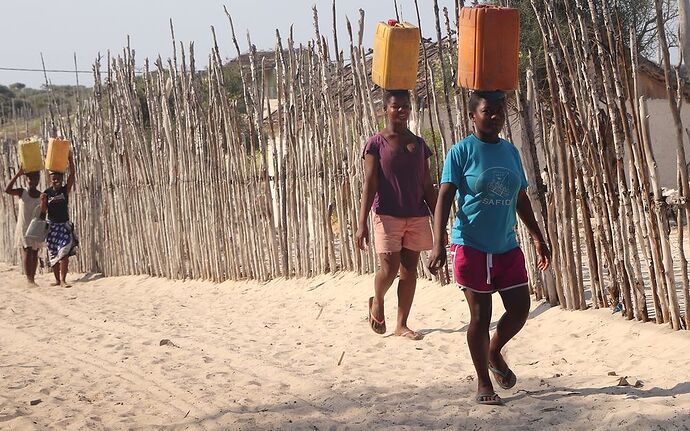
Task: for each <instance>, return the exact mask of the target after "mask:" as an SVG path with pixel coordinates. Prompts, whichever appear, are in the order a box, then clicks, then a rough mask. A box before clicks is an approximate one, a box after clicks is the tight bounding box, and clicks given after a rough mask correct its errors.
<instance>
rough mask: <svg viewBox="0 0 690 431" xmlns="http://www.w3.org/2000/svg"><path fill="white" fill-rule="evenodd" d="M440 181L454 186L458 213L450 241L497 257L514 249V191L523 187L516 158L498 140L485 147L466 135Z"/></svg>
mask: <svg viewBox="0 0 690 431" xmlns="http://www.w3.org/2000/svg"><path fill="white" fill-rule="evenodd" d="M441 183H452V184H455V187H457V189H458V191H457V194H456V198H457V204H458V211H457V213H456V215H455V223H454V224H453V230H452V233H451V242H452V243H453V244H458V245H467V246H470V247H472V248H475V249H477V250H480V251H483V252H485V253H492V254H500V253H505V252H507V251H510V250H512V249H514V248H515V247H517V246H518V243H517V238H516V236H515V225H516V224H517V219H516V216H515V215H516V205H517V196H518V192H519V191H520V190H521V189H525V188H527V179H526V178H525V171H524V170H523V168H522V162H521V161H520V154H519V153H518V150H517V148H515V146H514V145H513V144H511V143H510V142H508V141H506V140H504V139H501V140H500V141H499V142H498V143H496V144H489V143H486V142H483V141H481V140H479V138H477V137H476V136H474V135H470V136H468V137H466V138H465V139H463V140H462V141H460V142H458V143H457V144H455V145H453V146H452V147H451V149H450V150H449V151H448V154H447V155H446V160H445V162H444V164H443V174H441Z"/></svg>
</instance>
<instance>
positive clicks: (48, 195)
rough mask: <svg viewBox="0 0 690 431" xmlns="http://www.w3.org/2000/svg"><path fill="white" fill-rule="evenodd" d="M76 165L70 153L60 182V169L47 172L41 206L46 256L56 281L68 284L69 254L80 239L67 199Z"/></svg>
mask: <svg viewBox="0 0 690 431" xmlns="http://www.w3.org/2000/svg"><path fill="white" fill-rule="evenodd" d="M75 174H76V169H75V167H74V159H73V157H72V153H70V155H69V175H68V176H67V183H65V184H63V179H64V174H63V173H62V172H53V171H51V172H50V187H48V188H47V189H46V190H45V191H44V192H43V195H42V202H41V203H42V210H43V213H44V214H47V216H48V237H47V238H46V243H47V245H48V257H49V261H50V266H51V267H52V268H53V275H55V285H56V286H62V287H71V286H70V285H69V284H67V272H68V271H69V257H70V256H74V255H75V254H76V252H77V247H78V245H79V242H78V240H77V237H76V235H75V234H74V224H72V222H71V221H70V219H69V210H68V208H69V199H70V193H71V192H72V188H73V187H74V177H75Z"/></svg>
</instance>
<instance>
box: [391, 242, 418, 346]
mask: <svg viewBox="0 0 690 431" xmlns="http://www.w3.org/2000/svg"><path fill="white" fill-rule="evenodd" d="M418 263H419V252H418V251H412V250H408V249H406V248H403V249H402V251H401V252H400V279H399V280H398V325H397V327H396V328H395V335H405V336H406V337H410V338H413V339H416V340H419V339H421V338H422V336H421V334H417V333H416V332H414V331H412V330H411V329H410V328H408V327H407V318H408V317H409V315H410V310H411V309H412V301H413V300H414V292H415V289H416V288H417V264H418Z"/></svg>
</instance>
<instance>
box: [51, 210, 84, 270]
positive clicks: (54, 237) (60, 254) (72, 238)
mask: <svg viewBox="0 0 690 431" xmlns="http://www.w3.org/2000/svg"><path fill="white" fill-rule="evenodd" d="M46 244H47V245H48V257H49V260H50V266H54V265H55V264H56V263H58V262H60V260H61V259H62V258H64V257H69V256H74V255H75V254H77V247H78V246H79V240H78V239H77V235H75V234H74V224H72V222H69V221H68V222H65V223H51V222H50V221H49V222H48V237H47V238H46Z"/></svg>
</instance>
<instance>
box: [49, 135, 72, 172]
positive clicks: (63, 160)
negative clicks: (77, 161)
mask: <svg viewBox="0 0 690 431" xmlns="http://www.w3.org/2000/svg"><path fill="white" fill-rule="evenodd" d="M68 160H69V141H67V140H64V139H56V138H50V140H49V141H48V154H47V155H46V169H48V170H49V171H52V172H62V173H64V172H66V171H67V166H68V164H69V162H68Z"/></svg>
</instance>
